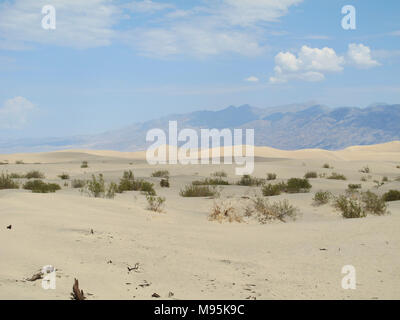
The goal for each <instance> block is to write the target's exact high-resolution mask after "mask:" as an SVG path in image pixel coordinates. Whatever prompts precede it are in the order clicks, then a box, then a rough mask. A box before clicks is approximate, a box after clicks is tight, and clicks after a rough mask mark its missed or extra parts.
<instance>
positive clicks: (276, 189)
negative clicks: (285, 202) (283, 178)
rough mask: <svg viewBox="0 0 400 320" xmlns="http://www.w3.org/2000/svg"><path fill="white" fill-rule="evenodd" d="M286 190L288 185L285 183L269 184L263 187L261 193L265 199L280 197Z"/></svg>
mask: <svg viewBox="0 0 400 320" xmlns="http://www.w3.org/2000/svg"><path fill="white" fill-rule="evenodd" d="M285 188H286V184H285V183H283V182H281V183H277V184H272V183H268V184H266V185H264V186H263V187H262V189H261V192H262V194H263V195H264V196H265V197H272V196H279V195H280V194H281V193H282V191H284V190H285Z"/></svg>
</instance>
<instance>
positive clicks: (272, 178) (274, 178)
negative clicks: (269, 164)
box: [267, 173, 276, 181]
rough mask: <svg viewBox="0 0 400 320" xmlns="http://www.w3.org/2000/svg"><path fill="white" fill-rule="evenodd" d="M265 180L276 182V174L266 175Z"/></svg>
mask: <svg viewBox="0 0 400 320" xmlns="http://www.w3.org/2000/svg"><path fill="white" fill-rule="evenodd" d="M267 180H268V181H271V180H276V173H267Z"/></svg>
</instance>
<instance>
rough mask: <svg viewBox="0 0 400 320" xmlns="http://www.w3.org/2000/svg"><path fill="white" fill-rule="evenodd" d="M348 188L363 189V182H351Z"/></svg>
mask: <svg viewBox="0 0 400 320" xmlns="http://www.w3.org/2000/svg"><path fill="white" fill-rule="evenodd" d="M347 189H349V190H357V189H361V184H354V183H350V184H348V185H347Z"/></svg>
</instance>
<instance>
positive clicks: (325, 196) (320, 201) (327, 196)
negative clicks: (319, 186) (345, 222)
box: [313, 190, 332, 206]
mask: <svg viewBox="0 0 400 320" xmlns="http://www.w3.org/2000/svg"><path fill="white" fill-rule="evenodd" d="M331 199H332V193H331V192H329V191H322V190H320V191H318V192H316V193H315V195H314V198H313V201H314V204H315V205H317V206H321V205H324V204H327V203H328V202H329V201H330V200H331Z"/></svg>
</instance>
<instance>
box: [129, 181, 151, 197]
mask: <svg viewBox="0 0 400 320" xmlns="http://www.w3.org/2000/svg"><path fill="white" fill-rule="evenodd" d="M134 191H140V192H142V193H145V194H148V195H151V196H155V195H156V191H155V190H154V184H153V183H151V182H148V181H144V180H138V181H135V185H134Z"/></svg>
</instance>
